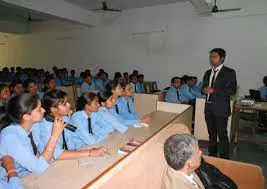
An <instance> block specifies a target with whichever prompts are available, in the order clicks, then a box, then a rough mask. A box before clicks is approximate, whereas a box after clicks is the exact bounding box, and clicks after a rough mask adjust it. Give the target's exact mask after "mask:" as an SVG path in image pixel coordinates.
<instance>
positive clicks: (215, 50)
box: [210, 48, 226, 59]
mask: <svg viewBox="0 0 267 189" xmlns="http://www.w3.org/2000/svg"><path fill="white" fill-rule="evenodd" d="M211 53H217V54H218V55H219V56H220V58H221V59H222V58H223V59H225V57H226V52H225V50H224V49H222V48H215V49H212V50H211V51H210V54H211Z"/></svg>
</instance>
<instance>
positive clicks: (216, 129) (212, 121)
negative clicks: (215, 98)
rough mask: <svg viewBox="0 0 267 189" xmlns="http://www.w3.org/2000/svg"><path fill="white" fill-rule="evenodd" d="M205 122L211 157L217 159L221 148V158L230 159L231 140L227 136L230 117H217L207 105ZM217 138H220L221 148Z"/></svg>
mask: <svg viewBox="0 0 267 189" xmlns="http://www.w3.org/2000/svg"><path fill="white" fill-rule="evenodd" d="M205 120H206V123H207V127H208V133H209V155H210V156H214V157H217V154H218V148H219V153H220V157H221V158H224V159H229V139H228V135H227V134H228V132H227V122H228V116H216V115H215V114H214V111H213V110H211V109H210V108H209V105H208V104H207V106H206V109H205ZM217 137H218V138H219V146H218V142H217Z"/></svg>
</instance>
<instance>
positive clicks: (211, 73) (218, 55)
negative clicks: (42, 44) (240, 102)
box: [202, 48, 237, 159]
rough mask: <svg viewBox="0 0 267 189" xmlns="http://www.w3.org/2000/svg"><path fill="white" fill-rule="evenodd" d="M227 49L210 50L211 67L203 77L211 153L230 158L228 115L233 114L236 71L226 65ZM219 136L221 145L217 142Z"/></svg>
mask: <svg viewBox="0 0 267 189" xmlns="http://www.w3.org/2000/svg"><path fill="white" fill-rule="evenodd" d="M225 57H226V52H225V50H223V49H221V48H216V49H213V50H212V51H210V65H211V67H212V68H211V69H209V70H208V71H206V73H205V75H204V78H203V87H202V92H203V93H205V94H206V95H207V98H206V104H205V120H206V123H207V127H208V133H209V155H210V156H215V157H216V156H217V153H218V147H219V154H220V157H221V158H225V159H229V139H228V134H227V122H228V117H229V116H230V115H231V108H230V96H231V95H233V94H235V93H236V90H237V82H236V73H235V71H234V70H233V69H231V68H228V67H226V66H224V60H225ZM217 136H218V138H219V146H218V143H217Z"/></svg>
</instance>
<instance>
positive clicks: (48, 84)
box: [43, 77, 57, 93]
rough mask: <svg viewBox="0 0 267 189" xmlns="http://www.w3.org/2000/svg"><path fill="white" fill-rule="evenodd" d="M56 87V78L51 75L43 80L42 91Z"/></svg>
mask: <svg viewBox="0 0 267 189" xmlns="http://www.w3.org/2000/svg"><path fill="white" fill-rule="evenodd" d="M56 88H57V85H56V80H55V79H54V78H53V77H47V78H46V79H45V80H44V88H43V92H44V93H46V92H49V91H53V90H56Z"/></svg>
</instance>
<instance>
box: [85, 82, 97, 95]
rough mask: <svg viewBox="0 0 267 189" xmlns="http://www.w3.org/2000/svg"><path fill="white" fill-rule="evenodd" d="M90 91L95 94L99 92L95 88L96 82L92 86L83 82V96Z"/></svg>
mask: <svg viewBox="0 0 267 189" xmlns="http://www.w3.org/2000/svg"><path fill="white" fill-rule="evenodd" d="M89 90H90V91H92V92H95V93H97V92H98V91H97V90H96V88H95V84H94V82H92V83H91V84H89V83H86V82H83V83H82V85H81V95H83V94H86V93H87V92H88V91H89Z"/></svg>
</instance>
